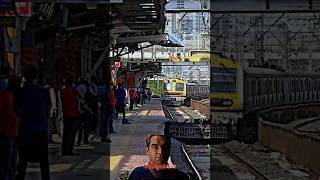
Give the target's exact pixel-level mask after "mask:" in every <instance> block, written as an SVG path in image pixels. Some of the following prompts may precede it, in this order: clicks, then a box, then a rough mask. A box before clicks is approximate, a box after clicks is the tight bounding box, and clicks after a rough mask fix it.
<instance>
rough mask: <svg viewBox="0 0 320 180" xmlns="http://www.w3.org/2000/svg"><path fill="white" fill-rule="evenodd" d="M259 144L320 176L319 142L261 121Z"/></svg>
mask: <svg viewBox="0 0 320 180" xmlns="http://www.w3.org/2000/svg"><path fill="white" fill-rule="evenodd" d="M319 139H320V138H319ZM259 142H260V143H261V144H263V145H265V146H267V147H269V148H270V149H273V150H276V151H279V152H281V153H283V154H285V155H286V157H287V158H288V159H290V160H292V161H294V162H295V163H297V164H303V165H304V166H305V167H307V168H309V169H311V170H312V171H313V172H314V173H316V174H317V175H318V176H320V155H319V153H320V141H319V140H318V141H317V140H315V139H312V138H311V137H308V136H306V135H301V134H297V133H294V132H292V131H291V130H286V129H284V128H281V127H277V126H276V125H274V124H272V123H269V122H266V121H263V120H260V121H259Z"/></svg>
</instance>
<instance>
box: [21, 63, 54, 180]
mask: <svg viewBox="0 0 320 180" xmlns="http://www.w3.org/2000/svg"><path fill="white" fill-rule="evenodd" d="M37 74H38V70H37V68H36V67H35V66H33V65H28V66H27V67H26V68H25V70H24V73H23V76H24V78H25V79H26V82H25V84H24V86H23V87H22V88H21V89H19V91H18V92H17V96H16V100H17V112H18V115H19V117H20V128H19V135H18V150H19V163H18V167H17V175H16V180H23V179H24V178H25V176H26V172H27V165H28V162H39V163H40V169H41V177H42V180H49V179H50V170H49V161H48V110H49V108H48V103H49V102H48V101H49V98H50V97H49V93H48V91H47V90H46V89H44V87H43V86H40V85H38V84H37V83H36V80H37V79H36V78H37Z"/></svg>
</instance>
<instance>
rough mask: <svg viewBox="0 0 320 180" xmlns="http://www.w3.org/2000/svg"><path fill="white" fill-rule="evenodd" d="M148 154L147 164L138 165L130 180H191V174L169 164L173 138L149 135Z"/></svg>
mask: <svg viewBox="0 0 320 180" xmlns="http://www.w3.org/2000/svg"><path fill="white" fill-rule="evenodd" d="M146 144H147V147H146V154H147V155H148V157H149V162H148V164H147V165H144V166H140V167H136V168H135V169H134V170H133V171H132V172H131V173H130V175H129V179H128V180H144V179H172V180H189V179H190V178H189V176H188V175H187V174H185V173H184V172H182V171H179V170H178V169H176V167H175V165H169V164H168V159H169V156H170V147H171V140H170V137H168V136H165V135H149V136H147V138H146Z"/></svg>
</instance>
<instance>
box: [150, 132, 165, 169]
mask: <svg viewBox="0 0 320 180" xmlns="http://www.w3.org/2000/svg"><path fill="white" fill-rule="evenodd" d="M146 153H147V155H148V156H149V159H150V162H151V163H153V164H166V163H167V162H168V159H169V155H170V146H169V145H168V144H167V142H166V139H165V138H164V137H161V136H152V137H151V139H150V144H149V147H147V150H146Z"/></svg>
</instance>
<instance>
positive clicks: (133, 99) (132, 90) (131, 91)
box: [129, 86, 136, 111]
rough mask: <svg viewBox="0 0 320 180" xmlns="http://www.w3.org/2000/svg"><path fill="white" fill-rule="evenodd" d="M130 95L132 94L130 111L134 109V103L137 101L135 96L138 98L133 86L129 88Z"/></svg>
mask: <svg viewBox="0 0 320 180" xmlns="http://www.w3.org/2000/svg"><path fill="white" fill-rule="evenodd" d="M129 95H130V105H129V111H132V110H133V104H134V101H135V98H136V95H135V91H134V88H133V87H132V86H131V88H130V89H129Z"/></svg>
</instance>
